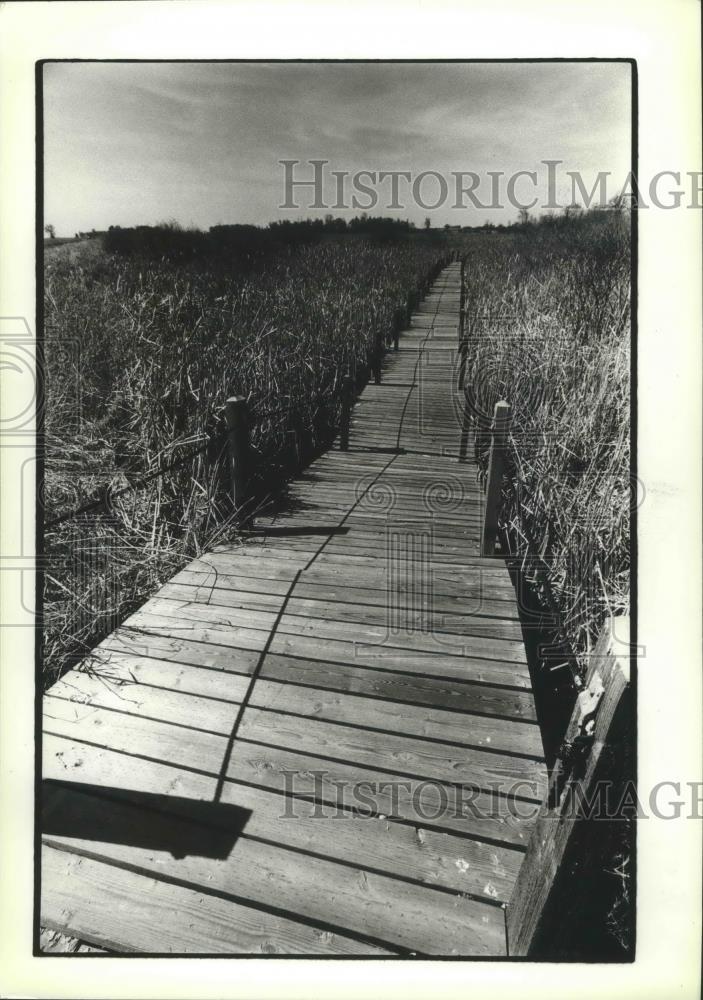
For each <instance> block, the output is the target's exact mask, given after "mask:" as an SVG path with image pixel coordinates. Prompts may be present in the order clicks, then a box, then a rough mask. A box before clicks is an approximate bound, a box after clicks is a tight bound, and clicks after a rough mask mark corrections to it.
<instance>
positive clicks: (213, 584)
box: [170, 568, 520, 621]
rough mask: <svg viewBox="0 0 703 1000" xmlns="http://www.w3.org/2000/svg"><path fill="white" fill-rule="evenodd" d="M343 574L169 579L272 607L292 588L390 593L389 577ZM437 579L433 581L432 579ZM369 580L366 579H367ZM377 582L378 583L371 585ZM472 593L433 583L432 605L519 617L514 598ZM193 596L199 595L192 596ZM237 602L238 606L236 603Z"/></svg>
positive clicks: (347, 594) (402, 589) (320, 596)
mask: <svg viewBox="0 0 703 1000" xmlns="http://www.w3.org/2000/svg"><path fill="white" fill-rule="evenodd" d="M340 577H341V574H330V577H329V580H328V582H327V583H317V582H316V583H309V582H307V580H308V578H309V577H308V575H307V574H306V575H305V577H303V578H301V579H299V580H298V581H297V582H296V583H295V586H294V587H293V588H292V589H291V587H290V586H289V584H288V582H286V581H283V580H274V579H267V578H266V577H247V576H239V575H232V574H227V573H214V572H212V571H210V572H202V573H201V572H198V571H194V570H191V569H189V568H186V569H184V570H181V572H180V573H176V575H175V576H173V577H172V578H171V580H170V583H171V584H172V585H176V584H180V585H183V586H187V587H190V588H192V589H193V590H194V591H197V592H198V595H199V596H198V598H197V599H201V598H202V597H205V598H207V597H208V596H209V595H212V596H213V598H216V600H214V602H213V603H218V602H220V601H222V600H224V601H226V602H229V601H234V602H236V601H237V600H239V598H243V599H244V600H248V599H250V597H251V596H252V595H253V597H254V598H255V599H257V600H261V601H264V603H268V605H269V606H270V607H271V608H273V607H280V603H281V600H282V598H283V597H285V595H286V594H288V593H289V592H290V593H292V594H295V595H296V597H299V598H308V599H310V600H329V601H336V602H339V603H343V604H359V605H364V604H371V605H374V604H377V603H378V602H379V601H381V600H383V598H384V596H385V595H386V594H387V593H388V590H389V587H390V586H391V584H390V583H389V581H388V579H387V578H386V577H382V576H380V575H377V576H376V577H375V578H372V579H371V580H369V581H368V585H366V586H360V587H357V586H350V585H349V584H348V583H346V584H345V582H344V580H343V579H341V578H340ZM433 582H434V581H433ZM364 583H366V581H364ZM372 584H375V586H372ZM223 591H229V596H228V597H226V598H225V597H224V594H223V593H222V592H223ZM393 593H394V594H397V595H398V596H402V595H404V594H412V593H413V588H412V586H411V585H408V583H406V582H404V581H403V580H400V581H398V582H397V584H396V582H395V581H394V582H393ZM471 597H472V595H471V594H467V593H461V594H442V593H438V592H437V589H436V587H435V586H433V587H432V607H433V609H434V610H435V611H436V612H440V613H441V612H448V613H450V614H456V615H477V616H480V617H487V618H501V619H504V620H506V621H519V620H520V618H519V614H518V611H517V608H516V606H515V601H514V600H499V599H497V598H492V599H490V600H488V599H485V598H483V597H482V599H481V600H480V601H479V600H472V599H471ZM193 599H194V600H195V599H196V598H193ZM234 606H235V607H236V606H238V605H237V604H236V603H235V604H234Z"/></svg>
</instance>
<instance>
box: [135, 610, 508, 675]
mask: <svg viewBox="0 0 703 1000" xmlns="http://www.w3.org/2000/svg"><path fill="white" fill-rule="evenodd" d="M468 622H469V624H468V625H467V631H466V633H465V634H462V635H457V634H454V633H452V632H447V633H441V632H439V631H435V632H430V631H428V629H427V628H425V627H424V625H421V627H419V628H418V627H416V626H415V625H414V624H413V623H412V622H411V623H409V626H408V628H407V629H406V628H405V627H404V625H403V623H402V622H401V623H399V624H400V628H399V629H398V630H392V629H391V628H389V627H388V626H387V625H385V624H381V625H372V624H360V623H358V622H349V621H341V620H338V619H334V618H325V617H319V618H317V617H316V618H313V617H308V616H303V615H298V614H291V613H289V612H288V610H287V605H286V610H285V611H284V613H283V614H279V615H277V614H275V613H274V612H271V611H252V610H241V609H238V608H226V607H218V606H214V605H206V604H197V603H194V602H192V601H184V600H171V599H170V598H158V597H154V598H152V599H151V600H150V601H149V602H148V603H147V604H146V605H145V606H144V609H143V610H141V611H137V612H135V614H133V615H132V616H131V617H129V618H128V619H127V620H126V621H125V625H126V626H127V627H130V626H133V627H141V623H145V624H150V623H151V624H158V625H159V627H160V628H161V629H168V630H170V631H173V632H174V633H175V634H178V633H179V632H181V633H183V632H189V631H193V632H194V630H195V629H196V628H198V627H200V628H207V629H210V630H211V631H212V632H216V633H217V634H218V635H222V636H227V637H231V638H234V637H235V636H239V635H240V633H246V632H254V631H258V632H264V633H265V634H266V635H267V636H268V635H269V633H270V632H271V630H272V629H273V628H274V625H275V633H276V635H287V634H292V635H294V636H296V637H301V638H302V637H309V638H311V639H315V640H327V639H336V640H340V641H342V642H348V643H353V644H354V645H355V646H357V647H361V648H364V647H369V646H371V647H378V646H383V645H386V644H387V645H389V646H392V647H395V648H396V649H399V650H412V651H413V652H428V653H435V654H440V655H442V656H447V657H449V656H454V657H457V658H460V659H461V658H463V657H466V656H468V655H473V656H479V657H483V658H485V659H487V660H499V661H501V662H502V663H514V664H516V669H517V668H518V667H522V669H523V672H526V669H527V668H526V657H525V649H524V646H523V644H522V641H521V640H518V639H504V638H502V637H500V636H496V635H490V634H488V635H485V634H484V635H482V634H481V633H482V632H483V633H486V632H488V633H490V632H491V631H492V629H491V628H490V624H487V625H486V626H481V625H478V624H476V619H474V618H471V617H469V618H468Z"/></svg>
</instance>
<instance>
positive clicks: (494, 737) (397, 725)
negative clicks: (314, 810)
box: [249, 677, 544, 760]
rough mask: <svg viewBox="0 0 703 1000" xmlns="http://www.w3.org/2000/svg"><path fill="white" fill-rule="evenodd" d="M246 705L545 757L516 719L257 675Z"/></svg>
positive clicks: (534, 734)
mask: <svg viewBox="0 0 703 1000" xmlns="http://www.w3.org/2000/svg"><path fill="white" fill-rule="evenodd" d="M249 704H250V705H252V706H253V707H256V708H262V709H273V710H275V711H278V712H285V713H286V714H288V715H296V716H309V717H311V718H315V719H320V720H323V721H331V722H348V723H350V724H353V725H359V726H363V727H364V728H366V729H378V730H383V731H385V732H389V733H397V734H398V735H403V736H404V735H408V736H416V737H420V738H427V739H432V740H438V741H442V742H450V743H456V744H460V745H463V746H467V747H478V748H480V747H485V748H487V749H491V750H494V751H498V750H503V751H506V752H508V753H511V754H520V755H524V756H529V757H533V758H535V759H536V760H543V757H544V751H543V747H542V738H541V736H540V733H539V729H538V728H537V727H536V726H534V725H531V724H530V723H529V722H520V721H518V720H516V719H510V720H501V719H496V718H495V717H482V716H469V715H465V714H463V713H459V712H446V711H442V709H440V708H436V707H432V708H431V709H428V708H422V707H419V706H414V705H406V704H403V703H398V702H395V701H392V700H382V699H370V698H366V697H363V696H361V695H355V694H350V693H349V692H344V693H336V692H331V691H327V690H325V689H323V688H315V687H312V688H310V687H298V686H297V685H295V684H290V683H289V684H281V683H279V682H277V681H272V680H265V679H263V678H261V677H259V678H258V679H257V681H256V683H255V685H254V687H253V689H252V693H251V698H250V701H249Z"/></svg>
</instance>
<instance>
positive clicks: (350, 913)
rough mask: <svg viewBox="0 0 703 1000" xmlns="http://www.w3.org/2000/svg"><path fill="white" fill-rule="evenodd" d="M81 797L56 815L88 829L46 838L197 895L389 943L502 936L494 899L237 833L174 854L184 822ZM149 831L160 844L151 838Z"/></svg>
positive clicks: (463, 948)
mask: <svg viewBox="0 0 703 1000" xmlns="http://www.w3.org/2000/svg"><path fill="white" fill-rule="evenodd" d="M78 799H80V800H81V801H80V802H78V801H77V800H78ZM90 799H91V797H90V796H81V795H80V794H79V793H78V792H76V791H72V792H71V793H67V794H66V796H65V797H64V798H63V800H62V808H63V810H64V812H65V813H66V812H68V810H69V808H70V807H71V805H72V806H73V809H74V812H73V815H72V816H71V815H68V816H67V817H65V821H67V822H68V823H70V822H71V820H73V822H74V823H75V827H76V830H77V831H81V829H82V827H83V826H85V827H87V828H88V832H89V834H90V836H80V835H75V836H70V835H65V836H50V837H49V838H48V840H47V843H48V844H49V845H50V846H60V847H62V848H64V849H69V850H70V851H71V852H74V853H80V854H83V855H84V856H86V857H89V858H92V859H94V860H100V861H103V860H109V861H110V862H111V863H112V864H118V865H120V866H128V867H129V870H131V871H137V872H138V873H139V874H142V875H147V876H149V877H151V878H152V879H156V881H157V882H161V881H166V880H167V879H169V880H171V879H175V880H178V883H179V884H180V885H182V886H184V887H188V888H191V889H193V890H195V891H196V892H200V893H202V894H203V895H207V896H210V895H215V894H218V895H219V897H220V898H222V897H223V896H224V897H226V898H227V899H229V900H231V901H232V902H234V903H239V904H243V905H244V906H252V905H253V906H254V907H255V908H256V909H257V910H261V909H269V910H274V909H275V911H276V912H278V913H279V914H285V915H286V916H287V917H289V918H291V919H293V918H297V919H298V920H299V921H300V922H307V923H310V922H314V923H316V924H317V925H318V926H319V925H320V924H322V925H325V929H328V930H329V931H331V932H335V931H336V932H338V933H341V934H343V935H345V936H356V937H357V938H361V939H362V940H363V939H365V940H368V939H371V941H372V942H374V943H375V944H376V945H377V946H380V947H385V948H390V949H391V950H402V951H414V952H416V953H423V954H456V955H458V954H464V955H471V954H497V953H499V951H497V949H500V945H501V939H502V940H503V942H504V937H505V931H504V916H503V912H502V910H501V909H500V908H499V907H496V906H492V905H489V904H487V903H483V902H478V901H474V900H473V899H470V898H466V897H462V896H458V895H455V894H452V895H449V894H446V893H444V892H438V891H437V890H436V889H433V888H430V887H424V886H420V885H415V884H414V883H410V882H405V881H401V880H399V879H394V878H391V877H389V876H387V875H382V874H378V873H376V872H373V871H370V870H364V869H357V868H355V867H354V866H353V865H346V864H344V865H343V864H339V863H337V862H334V861H330V860H328V859H324V858H319V857H315V856H314V855H312V854H309V853H303V852H298V851H293V850H287V849H284V848H280V847H278V846H277V845H275V844H269V843H264V842H259V841H256V840H253V839H249V838H246V837H239V838H238V839H237V840H236V841H235V843H234V845H233V846H232V847H231V849H230V853H229V854H228V855H227V856H226V857H223V858H220V857H214V858H213V857H207V858H204V857H202V856H200V855H198V854H197V853H193V854H186V855H185V856H184V857H178V856H176V857H174V853H175V854H176V855H178V854H179V853H180V850H179V847H178V841H179V836H183V837H184V838H186V842H187V843H191V842H192V840H193V835H192V833H190V834H189V833H188V832H187V831H186V830H184V829H183V828H184V827H186V826H187V825H188V824H187V821H186V820H179V819H178V818H177V817H174V816H173V815H165V814H162V813H159V812H157V811H152V812H150V813H149V814H148V815H147V816H145V815H144V813H143V811H142V810H140V809H138V808H136V807H134V806H132V805H131V804H130V803H128V802H118V801H116V800H113V801H110V800H107V799H96V800H94V802H93V808H92V811H91V810H90ZM101 815H102V816H103V817H104V819H103V821H102V822H101V821H100V816H101ZM145 822H148V824H149V831H148V833H149V836H150V838H152V843H150V844H149V846H147V847H144V846H143V845H142V844H141V843H135V841H138V839H139V832H140V830H139V827H140V826H143V824H144V823H145ZM102 831H104V833H102ZM101 833H102V836H107V838H108V839H101ZM159 839H162V840H163V842H164V843H165V844H167V845H168V846H167V847H166V848H165V849H160V848H159V847H155V846H154V842H155V841H156V842H157V841H158V840H159ZM484 918H485V919H484Z"/></svg>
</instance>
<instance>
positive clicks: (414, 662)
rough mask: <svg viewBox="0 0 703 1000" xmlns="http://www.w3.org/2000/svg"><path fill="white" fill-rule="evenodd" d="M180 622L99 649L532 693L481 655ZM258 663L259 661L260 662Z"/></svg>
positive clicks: (160, 623) (135, 630)
mask: <svg viewBox="0 0 703 1000" xmlns="http://www.w3.org/2000/svg"><path fill="white" fill-rule="evenodd" d="M177 621H178V619H173V618H164V617H160V616H156V615H150V614H148V613H147V612H146V611H145V612H143V613H141V614H140V616H139V618H138V619H137V618H134V619H133V624H134V626H135V627H131V628H128V629H124V628H123V629H121V630H120V635H124V634H126V635H127V636H128V641H127V643H126V644H124V643H122V642H121V641H119V640H118V639H117V638H116V636H117V633H113V634H112V635H111V636H110V637H109V638H108V639H106V640H105V641H104V642H103V643H102V644H101V647H100V648H112V649H119V650H120V651H128V652H129V651H131V652H135V653H139V654H143V655H154V649H156V648H157V647H158V645H159V643H161V645H162V647H164V648H166V649H168V650H171V652H172V656H173V659H176V660H178V662H182V663H196V664H197V663H198V662H203V660H204V663H205V665H209V664H210V663H212V662H214V660H215V656H216V654H217V656H218V657H219V660H218V662H219V663H220V664H222V665H223V666H224V669H227V662H228V656H230V657H231V658H232V661H233V662H232V663H231V665H230V666H229V669H231V670H233V671H234V672H241V673H244V672H245V671H246V672H251V669H250V661H249V659H248V658H247V659H246V660H245V661H244V664H243V666H240V665H239V662H238V661H239V660H240V657H241V656H242V655H246V654H248V653H252V652H256V653H258V654H261V653H262V652H263V650H264V648H265V647H267V652H268V653H275V654H280V655H284V656H293V657H299V658H302V659H307V660H317V661H320V662H323V663H324V662H326V663H330V662H332V663H348V664H351V665H354V666H362V667H372V668H374V669H376V670H390V671H393V672H404V673H410V674H420V675H422V676H426V677H431V678H433V679H437V680H447V679H449V680H452V679H456V680H459V681H467V682H468V681H471V682H473V683H476V684H488V685H498V686H503V687H510V688H517V689H522V690H529V689H530V688H531V683H530V677H529V671H528V670H527V668H526V667H525V666H524V665H521V664H518V663H510V662H505V661H500V660H494V659H486V658H483V657H482V656H481V655H477V656H473V655H472V656H468V655H467V656H456V655H447V654H446V653H445V652H444V651H443V650H442V649H441V648H440V647H438V648H437V649H435V650H434V651H424V650H414V649H412V647H410V646H409V647H408V648H399V647H397V646H390V645H388V646H387V645H373V644H363V643H360V642H350V641H345V640H340V639H324V638H315V637H310V636H304V635H297V634H295V633H294V632H291V633H286V632H283V631H280V632H279V631H277V632H276V634H275V635H274V636H273V638H271V637H270V635H269V633H268V632H267V630H266V629H246V628H237V629H235V628H225V627H221V626H216V625H215V626H200V625H198V624H197V623H196V622H193V623H192V624H191V623H185V624H184V623H182V624H181V625H180V626H179V625H177V624H176V622H177ZM136 626H138V627H136ZM174 633H178V634H177V636H175V637H174ZM267 644H268V645H267ZM259 659H260V656H257V657H256V662H257V663H258V661H259Z"/></svg>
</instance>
